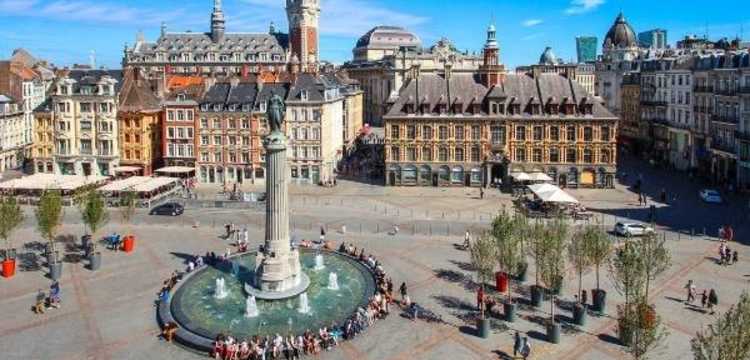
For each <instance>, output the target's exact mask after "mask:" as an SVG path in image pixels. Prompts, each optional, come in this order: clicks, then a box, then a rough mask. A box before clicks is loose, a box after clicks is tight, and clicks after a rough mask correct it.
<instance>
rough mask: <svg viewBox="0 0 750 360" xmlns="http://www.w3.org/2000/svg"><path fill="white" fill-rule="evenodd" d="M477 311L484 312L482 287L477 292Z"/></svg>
mask: <svg viewBox="0 0 750 360" xmlns="http://www.w3.org/2000/svg"><path fill="white" fill-rule="evenodd" d="M477 310H479V312H484V286H480V287H479V290H477Z"/></svg>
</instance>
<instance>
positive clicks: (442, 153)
mask: <svg viewBox="0 0 750 360" xmlns="http://www.w3.org/2000/svg"><path fill="white" fill-rule="evenodd" d="M438 161H448V148H444V147H441V148H439V149H438Z"/></svg>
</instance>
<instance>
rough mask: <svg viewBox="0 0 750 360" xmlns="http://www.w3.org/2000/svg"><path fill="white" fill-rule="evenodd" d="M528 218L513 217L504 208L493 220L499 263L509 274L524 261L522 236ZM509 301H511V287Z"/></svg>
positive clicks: (499, 266) (493, 233)
mask: <svg viewBox="0 0 750 360" xmlns="http://www.w3.org/2000/svg"><path fill="white" fill-rule="evenodd" d="M525 225H526V219H525V217H523V216H522V215H515V216H513V217H511V216H510V215H508V213H506V212H505V211H504V210H503V211H502V212H501V213H500V214H498V215H497V216H496V217H495V219H494V220H493V221H492V237H493V238H494V240H495V246H496V249H495V251H496V256H497V265H498V268H499V269H500V271H502V272H504V273H505V274H507V275H510V274H514V273H515V272H516V271H517V270H518V266H519V264H521V262H522V261H523V248H522V236H523V231H524V228H525ZM507 296H508V301H511V300H512V298H511V296H510V287H509V288H508V294H507Z"/></svg>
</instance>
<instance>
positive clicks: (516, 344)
mask: <svg viewBox="0 0 750 360" xmlns="http://www.w3.org/2000/svg"><path fill="white" fill-rule="evenodd" d="M520 353H521V334H519V333H518V331H516V335H515V336H513V358H514V359H515V358H516V356H518V354H520Z"/></svg>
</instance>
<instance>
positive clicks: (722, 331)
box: [691, 292, 750, 360]
mask: <svg viewBox="0 0 750 360" xmlns="http://www.w3.org/2000/svg"><path fill="white" fill-rule="evenodd" d="M691 346H692V349H693V355H694V357H695V360H746V359H750V295H748V293H747V292H745V293H743V294H742V295H741V296H740V301H739V302H738V303H737V304H736V305H733V306H732V307H731V308H730V309H729V310H728V311H727V312H726V313H725V314H724V315H722V316H721V317H720V318H719V319H718V320H716V323H714V324H712V325H708V327H706V328H705V329H703V330H702V331H700V332H699V333H698V334H696V336H695V338H693V340H692V341H691Z"/></svg>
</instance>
